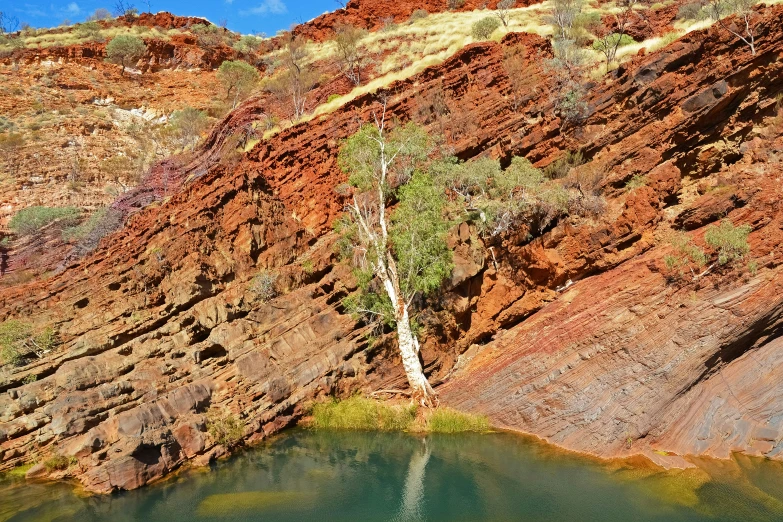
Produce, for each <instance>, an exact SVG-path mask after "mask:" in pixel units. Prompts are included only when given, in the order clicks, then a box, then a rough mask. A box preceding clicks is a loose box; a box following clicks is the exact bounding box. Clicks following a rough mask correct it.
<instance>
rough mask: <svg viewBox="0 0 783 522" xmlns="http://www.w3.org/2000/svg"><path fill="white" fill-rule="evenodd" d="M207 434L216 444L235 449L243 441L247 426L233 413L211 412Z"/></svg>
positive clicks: (208, 417)
mask: <svg viewBox="0 0 783 522" xmlns="http://www.w3.org/2000/svg"><path fill="white" fill-rule="evenodd" d="M207 432H208V433H209V435H210V436H211V437H212V440H214V441H215V443H217V444H220V445H221V446H225V447H226V448H233V447H234V446H236V445H238V444H239V443H240V442H241V441H242V437H243V436H244V434H245V424H244V423H243V422H242V421H241V420H239V419H237V418H236V417H235V416H234V415H232V414H231V413H227V412H221V411H218V410H211V411H210V412H209V413H208V414H207Z"/></svg>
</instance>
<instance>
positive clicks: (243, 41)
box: [231, 34, 263, 54]
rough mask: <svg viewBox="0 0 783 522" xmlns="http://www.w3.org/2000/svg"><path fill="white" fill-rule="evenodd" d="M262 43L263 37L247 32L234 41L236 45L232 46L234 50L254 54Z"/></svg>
mask: <svg viewBox="0 0 783 522" xmlns="http://www.w3.org/2000/svg"><path fill="white" fill-rule="evenodd" d="M262 43H263V40H262V39H261V38H258V37H256V36H253V35H250V34H246V35H243V36H242V37H240V38H239V40H237V41H236V42H234V45H232V46H231V47H233V48H234V50H235V51H237V52H239V53H242V54H252V53H254V52H256V51H258V50H259V49H260V47H261V44H262Z"/></svg>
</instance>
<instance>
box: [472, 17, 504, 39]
mask: <svg viewBox="0 0 783 522" xmlns="http://www.w3.org/2000/svg"><path fill="white" fill-rule="evenodd" d="M500 23H501V22H500V20H499V19H498V18H497V17H495V16H488V17H486V18H482V19H481V20H478V21H477V22H473V25H472V26H471V28H470V29H471V33H472V34H473V38H474V39H475V40H487V39H488V38H489V37H490V36H492V33H494V32H495V30H496V29H497V28H498V27H500Z"/></svg>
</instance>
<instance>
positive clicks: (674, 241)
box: [663, 232, 708, 279]
mask: <svg viewBox="0 0 783 522" xmlns="http://www.w3.org/2000/svg"><path fill="white" fill-rule="evenodd" d="M668 243H669V244H670V245H671V246H672V247H673V248H674V254H668V255H666V256H665V257H664V258H663V262H664V265H665V266H666V271H667V274H668V275H667V277H669V278H671V279H676V278H679V277H682V276H683V271H684V270H685V269H687V270H689V271H690V272H691V274H692V275H693V276H694V277H695V275H696V271H697V270H698V271H700V270H701V269H702V268H703V267H704V265H706V264H707V261H708V257H707V254H705V253H704V250H702V249H701V248H700V247H698V246H696V245H695V244H694V243H693V240H692V239H691V237H690V236H689V235H688V234H687V233H685V232H672V233H671V234H670V235H669V237H668Z"/></svg>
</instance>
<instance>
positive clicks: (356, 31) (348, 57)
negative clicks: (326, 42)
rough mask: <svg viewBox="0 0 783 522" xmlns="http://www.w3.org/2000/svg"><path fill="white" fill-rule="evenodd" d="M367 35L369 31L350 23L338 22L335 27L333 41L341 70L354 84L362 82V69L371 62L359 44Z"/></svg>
mask: <svg viewBox="0 0 783 522" xmlns="http://www.w3.org/2000/svg"><path fill="white" fill-rule="evenodd" d="M366 35H367V31H365V30H364V29H361V28H359V27H355V26H353V25H350V24H342V23H338V24H337V25H335V27H334V38H333V41H334V45H335V47H336V48H337V59H338V63H339V65H340V70H341V71H342V72H343V74H344V75H345V76H346V78H348V79H349V80H351V82H352V83H353V84H354V85H360V84H361V83H362V76H361V73H362V69H363V68H364V67H366V66H367V65H368V64H369V60H368V59H367V57H366V56H365V53H364V52H363V51H362V48H361V46H360V45H359V44H360V43H361V41H362V39H363V38H364V37H365V36H366Z"/></svg>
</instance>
